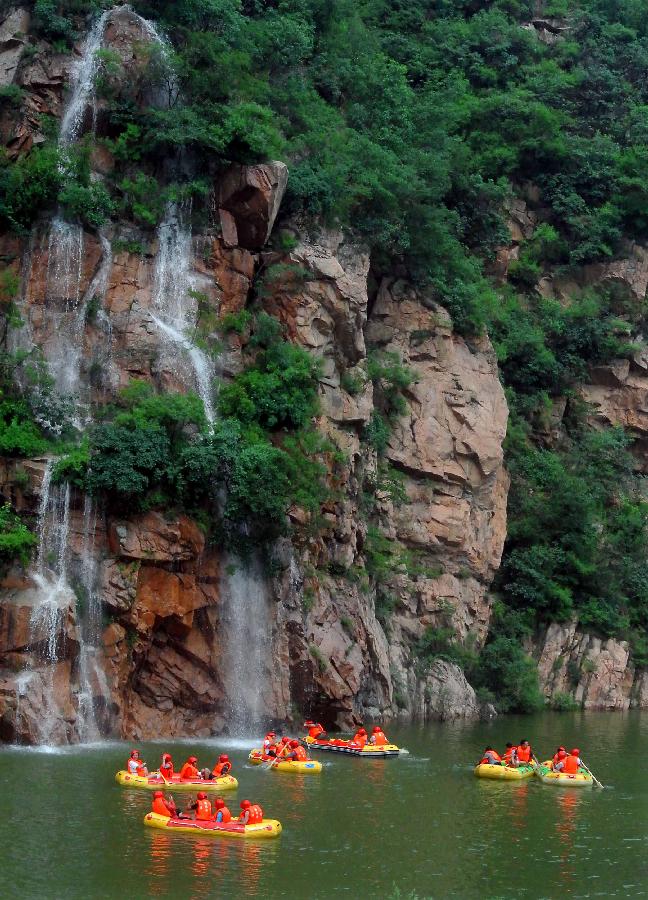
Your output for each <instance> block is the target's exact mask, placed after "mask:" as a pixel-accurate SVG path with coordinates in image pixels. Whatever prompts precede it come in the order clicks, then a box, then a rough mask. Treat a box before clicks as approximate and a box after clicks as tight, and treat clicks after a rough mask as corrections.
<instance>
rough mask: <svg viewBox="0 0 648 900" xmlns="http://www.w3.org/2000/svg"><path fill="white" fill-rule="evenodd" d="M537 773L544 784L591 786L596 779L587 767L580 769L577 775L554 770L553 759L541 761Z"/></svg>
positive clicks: (573, 786)
mask: <svg viewBox="0 0 648 900" xmlns="http://www.w3.org/2000/svg"><path fill="white" fill-rule="evenodd" d="M536 775H537V776H538V778H539V779H540V781H541V782H542V783H543V784H553V785H554V786H555V785H557V786H558V787H569V788H583V787H591V786H592V784H593V783H594V779H593V778H592V776H591V775H590V774H589V772H586V771H585V769H579V770H578V772H576V774H575V775H568V774H567V773H566V772H554V771H553V770H552V768H551V760H550V759H548V760H546V761H545V762H543V763H541V764H540V765H539V766H538V768H537V769H536Z"/></svg>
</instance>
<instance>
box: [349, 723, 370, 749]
mask: <svg viewBox="0 0 648 900" xmlns="http://www.w3.org/2000/svg"><path fill="white" fill-rule="evenodd" d="M351 743H352V744H358V745H359V746H360V747H364V745H365V744H366V743H367V731H366V729H365V728H363V727H362V726H360V728H358V730H357V731H356V733H355V734H354V735H353V738H352V739H351Z"/></svg>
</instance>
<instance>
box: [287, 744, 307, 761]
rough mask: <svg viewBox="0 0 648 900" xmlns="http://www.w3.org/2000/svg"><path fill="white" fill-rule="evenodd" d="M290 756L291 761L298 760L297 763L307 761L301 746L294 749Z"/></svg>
mask: <svg viewBox="0 0 648 900" xmlns="http://www.w3.org/2000/svg"><path fill="white" fill-rule="evenodd" d="M290 755H291V756H292V758H293V759H297V760H299V762H305V761H306V760H307V759H308V756H307V755H306V751H305V750H304V748H303V747H302V746H301V744H300V746H299V747H295V749H294V750H293V752H292V753H291V754H290Z"/></svg>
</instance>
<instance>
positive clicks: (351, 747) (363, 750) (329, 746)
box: [302, 736, 400, 759]
mask: <svg viewBox="0 0 648 900" xmlns="http://www.w3.org/2000/svg"><path fill="white" fill-rule="evenodd" d="M302 742H303V743H304V744H307V745H308V746H309V747H310V748H311V750H328V751H331V752H332V753H347V754H349V755H351V756H361V757H362V758H363V759H383V758H384V757H386V756H398V754H399V753H400V747H397V746H396V744H380V745H375V744H365V745H364V747H360V746H359V745H358V744H355V743H354V742H353V741H343V740H341V739H340V738H332V739H331V740H318V739H317V738H312V737H308V736H307V737H305V738H302Z"/></svg>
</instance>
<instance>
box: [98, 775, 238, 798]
mask: <svg viewBox="0 0 648 900" xmlns="http://www.w3.org/2000/svg"><path fill="white" fill-rule="evenodd" d="M115 781H116V782H117V784H120V785H121V786H122V787H127V788H138V789H139V790H143V791H159V790H164V789H165V788H168V789H169V790H173V791H180V792H182V791H187V792H190V791H193V792H195V791H205V792H207V793H214V794H220V792H221V791H233V790H234V789H235V788H237V787H238V781H237V780H236V778H234V777H233V776H232V775H222V776H221V777H220V778H214V779H212V781H203V779H202V778H192V779H191V781H187V780H184V781H180V779H179V778H178V776H177V775H174V776H173V778H171V779H166V781H165V779H164V778H162V776H161V775H160V773H159V772H151V774H150V775H130V774H129V773H128V772H125V771H124V770H122V771H120V772H117V774H116V775H115Z"/></svg>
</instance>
